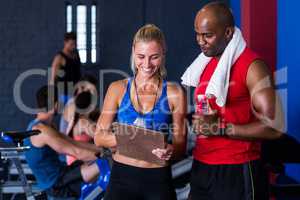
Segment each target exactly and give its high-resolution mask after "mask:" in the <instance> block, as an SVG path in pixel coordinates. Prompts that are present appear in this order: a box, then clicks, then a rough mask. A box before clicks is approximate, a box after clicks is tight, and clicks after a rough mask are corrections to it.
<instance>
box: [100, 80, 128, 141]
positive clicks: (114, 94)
mask: <svg viewBox="0 0 300 200" xmlns="http://www.w3.org/2000/svg"><path fill="white" fill-rule="evenodd" d="M125 89H126V83H125V80H121V81H116V82H113V83H111V85H110V86H109V88H108V90H107V93H106V96H105V99H104V103H103V107H102V112H101V115H100V117H99V119H98V122H97V125H96V132H95V136H94V142H95V144H96V145H97V146H102V147H115V146H116V144H117V142H116V137H115V136H114V135H113V133H112V130H111V125H112V123H113V120H114V118H115V115H116V113H117V110H118V106H119V104H120V100H121V98H122V97H123V94H124V91H125Z"/></svg>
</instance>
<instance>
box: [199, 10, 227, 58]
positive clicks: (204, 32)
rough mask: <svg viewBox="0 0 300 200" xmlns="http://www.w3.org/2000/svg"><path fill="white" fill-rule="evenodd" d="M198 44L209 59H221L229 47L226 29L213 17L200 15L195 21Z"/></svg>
mask: <svg viewBox="0 0 300 200" xmlns="http://www.w3.org/2000/svg"><path fill="white" fill-rule="evenodd" d="M195 32H196V39H197V43H198V44H199V46H200V49H201V51H202V52H203V53H204V55H206V56H208V57H220V56H221V55H222V53H223V51H224V49H225V48H226V46H227V43H228V41H227V40H226V36H225V32H226V28H225V27H224V26H222V25H220V23H217V22H216V20H214V19H213V18H212V17H209V16H206V15H205V14H201V13H198V15H197V16H196V19H195Z"/></svg>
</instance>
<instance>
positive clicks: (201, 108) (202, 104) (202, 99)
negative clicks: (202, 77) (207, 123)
mask: <svg viewBox="0 0 300 200" xmlns="http://www.w3.org/2000/svg"><path fill="white" fill-rule="evenodd" d="M196 103H197V106H196V113H197V114H202V115H205V114H208V113H209V105H208V98H207V97H206V96H205V95H203V94H199V95H197V102H196Z"/></svg>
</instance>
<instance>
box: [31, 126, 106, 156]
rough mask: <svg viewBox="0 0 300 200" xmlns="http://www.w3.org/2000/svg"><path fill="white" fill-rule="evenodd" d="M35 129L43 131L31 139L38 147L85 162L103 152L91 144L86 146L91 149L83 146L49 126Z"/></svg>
mask: <svg viewBox="0 0 300 200" xmlns="http://www.w3.org/2000/svg"><path fill="white" fill-rule="evenodd" d="M33 129H38V130H40V131H41V133H40V134H39V135H35V136H31V137H30V140H31V142H32V144H33V145H34V146H36V147H43V146H45V145H48V146H49V147H51V148H52V149H53V150H55V151H56V152H58V153H61V154H67V155H71V156H74V157H75V158H77V159H79V160H83V161H89V160H95V159H96V156H95V154H96V153H99V152H101V149H99V148H96V147H92V146H91V145H89V144H85V145H89V147H87V146H83V145H82V144H81V143H80V142H78V141H73V140H72V139H71V138H69V137H68V136H66V135H64V134H61V133H59V132H57V131H56V130H55V129H53V128H51V127H49V126H47V125H43V124H38V125H36V126H35V127H34V128H33Z"/></svg>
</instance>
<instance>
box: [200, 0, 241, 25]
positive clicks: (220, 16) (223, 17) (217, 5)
mask: <svg viewBox="0 0 300 200" xmlns="http://www.w3.org/2000/svg"><path fill="white" fill-rule="evenodd" d="M200 16H202V17H203V16H206V17H207V18H208V19H210V20H211V22H212V23H215V24H217V25H221V26H223V27H234V26H235V22H234V17H233V14H232V12H231V10H230V8H229V7H228V6H227V5H226V4H225V3H222V2H212V3H208V4H206V5H205V6H204V7H203V8H202V9H201V10H200V11H199V12H198V13H197V17H196V19H197V18H198V17H200Z"/></svg>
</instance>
